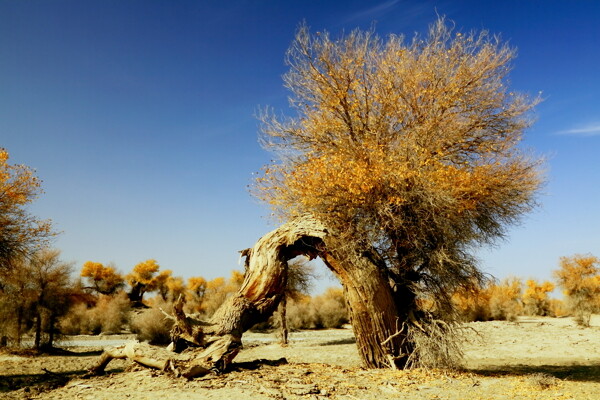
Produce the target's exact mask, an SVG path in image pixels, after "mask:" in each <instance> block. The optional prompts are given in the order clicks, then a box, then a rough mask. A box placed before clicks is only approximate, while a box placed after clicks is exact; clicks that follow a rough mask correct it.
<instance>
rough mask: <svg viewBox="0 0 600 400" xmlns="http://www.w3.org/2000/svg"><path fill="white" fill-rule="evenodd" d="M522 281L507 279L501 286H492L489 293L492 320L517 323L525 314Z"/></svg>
mask: <svg viewBox="0 0 600 400" xmlns="http://www.w3.org/2000/svg"><path fill="white" fill-rule="evenodd" d="M521 286H522V284H521V280H520V279H518V278H507V279H505V280H503V281H502V282H501V283H500V284H497V285H496V284H491V285H490V286H489V287H488V288H487V292H488V293H489V312H490V318H491V319H494V320H501V321H515V320H516V319H517V317H518V316H519V315H520V314H521V313H522V312H523V305H522V303H521V293H522V288H521Z"/></svg>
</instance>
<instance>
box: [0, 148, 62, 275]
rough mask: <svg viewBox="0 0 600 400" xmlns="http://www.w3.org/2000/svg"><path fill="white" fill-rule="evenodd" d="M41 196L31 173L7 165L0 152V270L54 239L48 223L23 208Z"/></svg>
mask: <svg viewBox="0 0 600 400" xmlns="http://www.w3.org/2000/svg"><path fill="white" fill-rule="evenodd" d="M40 193H42V189H41V181H40V180H39V179H38V178H37V177H36V176H35V175H34V170H32V169H31V168H29V167H27V166H25V165H12V164H10V163H9V154H8V152H7V151H6V150H5V149H3V148H0V216H1V217H2V222H1V224H0V266H3V264H4V261H5V260H7V259H9V258H10V257H14V256H17V255H23V254H24V253H25V252H27V250H34V249H36V248H38V249H39V248H41V247H43V245H45V244H47V239H48V238H49V237H51V236H52V235H53V233H52V231H51V224H50V221H49V220H40V219H37V218H35V217H33V216H31V215H29V214H28V213H27V212H26V210H25V208H24V207H25V206H26V205H28V204H29V203H31V202H32V201H33V200H34V199H35V198H36V197H37V196H38V195H39V194H40Z"/></svg>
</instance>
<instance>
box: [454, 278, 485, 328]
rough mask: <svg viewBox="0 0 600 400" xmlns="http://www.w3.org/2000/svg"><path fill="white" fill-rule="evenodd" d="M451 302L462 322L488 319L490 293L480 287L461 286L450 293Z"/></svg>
mask: <svg viewBox="0 0 600 400" xmlns="http://www.w3.org/2000/svg"><path fill="white" fill-rule="evenodd" d="M452 302H453V303H454V307H455V309H456V311H457V312H458V317H459V319H460V320H461V321H463V322H473V321H489V320H490V318H491V312H490V306H489V304H490V294H489V292H488V291H487V290H485V289H484V288H481V287H477V286H472V287H469V288H461V289H460V290H458V291H456V292H455V293H454V294H453V295H452Z"/></svg>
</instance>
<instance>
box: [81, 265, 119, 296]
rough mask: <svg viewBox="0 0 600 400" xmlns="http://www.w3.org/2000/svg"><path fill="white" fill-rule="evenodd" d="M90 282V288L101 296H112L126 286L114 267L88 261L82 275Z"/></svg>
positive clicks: (82, 269)
mask: <svg viewBox="0 0 600 400" xmlns="http://www.w3.org/2000/svg"><path fill="white" fill-rule="evenodd" d="M80 275H81V276H82V277H83V278H86V279H87V281H88V282H89V284H90V286H89V288H91V289H93V290H95V291H96V292H98V293H100V294H106V295H110V294H113V293H115V292H116V291H117V290H119V289H121V288H123V286H125V280H124V278H123V276H122V275H121V274H119V273H118V272H117V271H116V268H115V267H114V266H110V265H108V266H104V265H103V264H102V263H99V262H94V261H86V262H85V263H84V264H83V267H82V268H81V274H80Z"/></svg>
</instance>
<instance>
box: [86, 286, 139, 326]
mask: <svg viewBox="0 0 600 400" xmlns="http://www.w3.org/2000/svg"><path fill="white" fill-rule="evenodd" d="M130 305H131V303H130V301H129V299H128V297H127V295H126V294H125V292H120V293H118V294H116V295H114V296H104V295H102V296H100V298H99V299H98V302H97V303H96V306H95V307H94V308H92V309H91V310H90V313H91V320H92V326H93V327H94V328H95V329H97V327H98V326H99V327H100V331H101V332H102V333H119V332H121V330H122V329H123V327H124V326H125V325H126V324H127V322H128V319H129V311H130V309H131V308H130Z"/></svg>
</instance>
